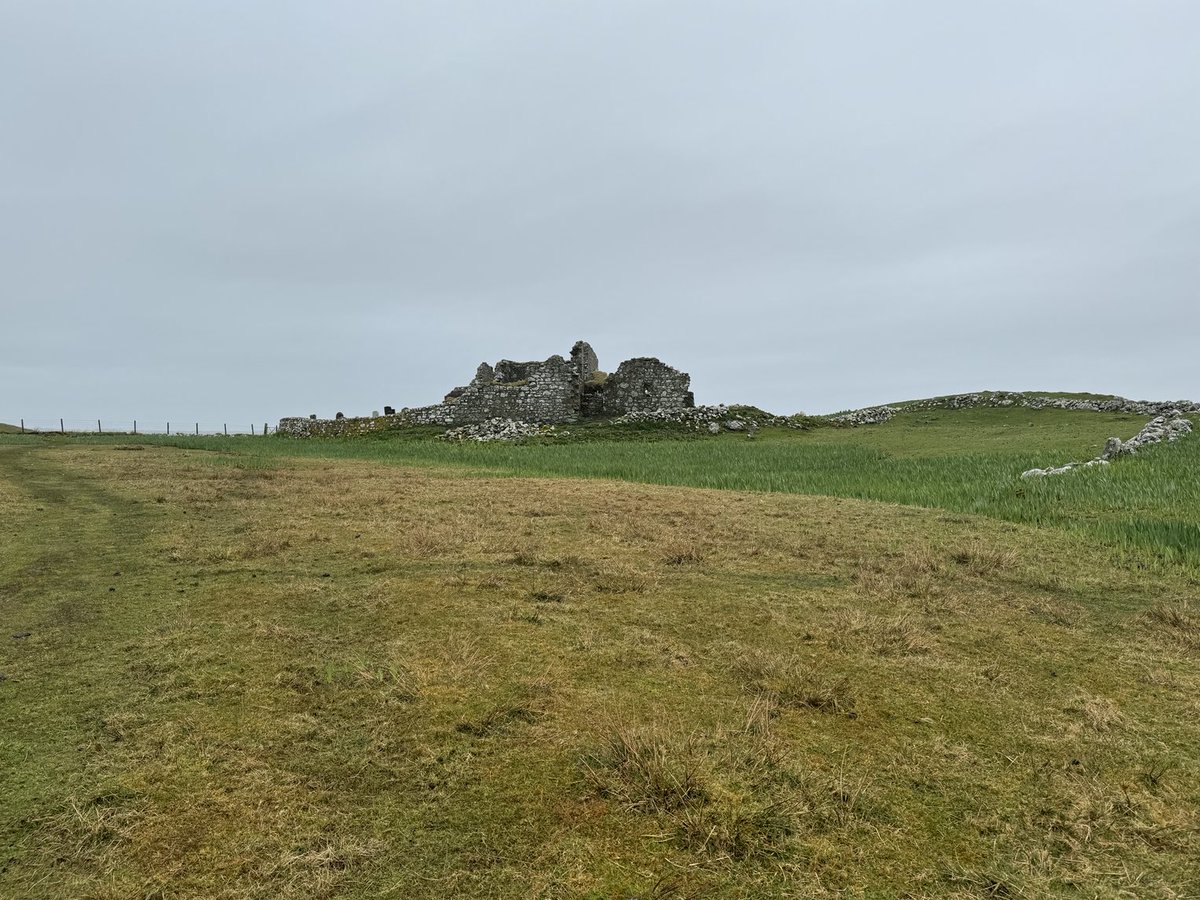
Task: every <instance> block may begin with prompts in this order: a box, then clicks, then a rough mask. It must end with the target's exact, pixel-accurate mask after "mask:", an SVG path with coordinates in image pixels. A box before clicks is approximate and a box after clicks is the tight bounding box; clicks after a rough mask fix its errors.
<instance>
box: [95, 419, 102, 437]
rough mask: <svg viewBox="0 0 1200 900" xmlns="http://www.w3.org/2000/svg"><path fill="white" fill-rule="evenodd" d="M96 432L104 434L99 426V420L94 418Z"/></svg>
mask: <svg viewBox="0 0 1200 900" xmlns="http://www.w3.org/2000/svg"><path fill="white" fill-rule="evenodd" d="M96 434H104V429H103V428H101V427H100V420H99V419H97V420H96Z"/></svg>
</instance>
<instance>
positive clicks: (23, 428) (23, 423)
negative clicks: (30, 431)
mask: <svg viewBox="0 0 1200 900" xmlns="http://www.w3.org/2000/svg"><path fill="white" fill-rule="evenodd" d="M24 433H25V420H24V419H22V420H21V434H24Z"/></svg>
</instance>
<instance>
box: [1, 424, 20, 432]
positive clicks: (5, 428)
mask: <svg viewBox="0 0 1200 900" xmlns="http://www.w3.org/2000/svg"><path fill="white" fill-rule="evenodd" d="M20 430H21V429H20V428H18V427H17V426H16V425H6V424H5V423H3V422H0V434H13V433H14V432H19V431H20Z"/></svg>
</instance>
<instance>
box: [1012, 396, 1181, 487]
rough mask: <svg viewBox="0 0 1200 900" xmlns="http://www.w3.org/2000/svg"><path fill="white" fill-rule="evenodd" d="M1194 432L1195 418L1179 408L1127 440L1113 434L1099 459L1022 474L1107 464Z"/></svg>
mask: <svg viewBox="0 0 1200 900" xmlns="http://www.w3.org/2000/svg"><path fill="white" fill-rule="evenodd" d="M1191 433H1192V423H1191V420H1189V419H1185V418H1183V417H1181V416H1180V415H1179V414H1178V412H1176V411H1174V410H1172V414H1170V415H1165V416H1156V417H1155V418H1154V419H1152V420H1151V421H1150V422H1148V423H1146V426H1145V427H1144V428H1142V430H1141V431H1139V432H1138V433H1137V434H1135V435H1134V436H1133V437H1131V438H1130V439H1129V440H1127V441H1122V440H1121V439H1120V438H1119V437H1110V438H1109V439H1108V440H1107V441H1106V442H1105V444H1104V452H1103V453H1101V454H1100V455H1099V456H1097V457H1096V458H1095V459H1089V460H1088V461H1087V462H1085V463H1066V464H1065V465H1062V466H1057V467H1054V468H1050V469H1030V470H1028V471H1027V472H1022V473H1021V477H1022V478H1042V477H1045V476H1047V475H1065V474H1066V473H1067V472H1071V471H1073V470H1075V469H1079V468H1084V469H1088V468H1091V467H1093V466H1107V465H1108V464H1109V463H1110V462H1112V461H1113V460H1114V459H1118V458H1119V457H1122V456H1132V455H1134V454H1135V453H1137V452H1138V450H1140V449H1141V448H1142V447H1148V446H1150V445H1152V444H1161V443H1162V442H1163V441H1167V442H1168V443H1174V442H1175V441H1177V440H1179V439H1180V438H1182V437H1185V436H1187V435H1189V434H1191Z"/></svg>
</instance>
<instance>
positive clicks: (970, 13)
mask: <svg viewBox="0 0 1200 900" xmlns="http://www.w3.org/2000/svg"><path fill="white" fill-rule="evenodd" d="M1198 28H1200V7H1197V6H1196V5H1195V4H1192V3H1187V2H1148V3H1142V4H1136V5H1133V4H1126V3H1117V2H1099V3H1097V2H1063V3H1056V4H1051V5H1048V4H1041V3H1033V2H1023V3H979V4H962V3H952V2H929V3H922V4H903V5H901V4H882V3H877V4H816V3H715V2H703V3H692V2H687V3H684V2H672V3H645V2H638V3H633V2H627V3H594V4H593V3H571V4H563V3H548V2H547V3H534V2H524V3H507V4H487V3H428V4H369V3H348V4H336V5H335V4H317V3H298V4H297V3H288V4H284V3H266V2H264V3H258V4H245V3H203V4H201V3H176V4H142V3H133V2H126V0H113V2H110V3H106V4H102V5H100V4H85V3H53V2H37V3H34V2H14V3H9V4H6V5H5V7H4V8H3V9H2V10H0V115H2V116H3V121H4V122H5V123H6V127H5V129H4V130H3V132H2V133H0V173H2V175H0V178H2V180H0V212H2V213H3V215H2V216H0V271H3V272H4V275H5V284H4V291H3V295H2V296H3V300H2V301H0V303H2V307H0V312H2V314H3V322H4V325H5V327H4V332H5V334H6V337H7V340H6V342H5V344H6V353H5V357H4V359H3V360H0V383H2V384H4V385H5V390H4V391H3V392H0V419H13V418H18V417H21V416H24V417H26V418H36V417H39V416H40V417H43V418H50V417H56V416H57V415H60V414H67V415H70V416H80V417H86V416H89V415H100V416H110V415H111V416H121V417H130V418H131V417H133V416H134V415H142V416H159V417H165V414H172V415H175V414H178V415H184V416H187V417H195V418H201V419H205V420H212V419H225V418H229V419H234V418H236V419H249V420H254V421H261V420H263V419H268V418H269V419H274V418H276V417H278V416H279V415H283V414H289V413H304V412H308V411H321V412H326V413H327V412H331V411H333V410H334V409H345V410H346V411H347V412H352V411H366V410H369V409H371V408H379V407H380V406H382V405H383V404H384V403H393V404H395V405H408V404H417V403H421V402H428V401H432V400H435V399H437V398H438V397H439V396H440V393H441V392H442V391H443V390H444V389H445V388H447V387H449V386H451V385H453V384H456V383H458V382H460V381H462V380H463V378H464V377H466V376H468V375H469V373H470V372H471V371H472V369H473V367H474V364H475V363H476V362H478V361H479V360H481V359H485V358H487V359H494V358H496V357H498V356H500V355H507V356H517V357H521V356H528V357H543V356H545V355H547V354H548V353H551V352H563V351H565V349H566V348H567V347H569V346H570V344H571V342H572V341H574V340H575V339H576V338H578V337H586V338H588V339H589V340H591V341H592V342H593V343H594V344H595V345H596V347H597V349H598V351H599V352H600V354H601V358H602V360H601V361H602V363H604V362H607V363H609V364H615V362H617V361H618V360H619V359H621V358H624V357H626V356H629V355H635V354H655V355H661V356H662V357H663V358H665V359H667V360H668V361H670V362H671V363H673V364H675V365H679V366H681V367H683V368H686V369H688V370H689V371H691V372H692V374H693V376H694V384H695V387H696V390H697V395H698V398H699V399H700V400H701V401H718V400H720V401H745V402H754V403H758V404H760V405H763V406H766V407H768V408H772V409H776V410H779V411H784V412H786V411H794V410H797V409H806V410H809V411H823V410H829V409H836V408H842V407H847V406H853V405H863V404H867V403H874V402H881V401H886V400H893V399H900V398H904V397H909V396H921V395H927V394H934V393H945V392H948V391H955V390H969V389H976V388H982V387H998V388H1041V389H1064V390H1069V389H1090V390H1102V391H1114V392H1119V393H1125V394H1130V395H1136V396H1146V397H1159V396H1176V395H1188V394H1190V395H1200V379H1198V378H1197V371H1196V368H1195V367H1194V365H1193V364H1192V363H1191V361H1190V359H1191V344H1192V343H1193V341H1194V334H1195V333H1196V329H1197V326H1198V325H1200V313H1198V312H1197V304H1196V298H1195V296H1194V293H1195V285H1196V284H1197V283H1198V282H1200V278H1198V276H1200V257H1197V255H1196V254H1195V253H1194V250H1193V248H1194V247H1195V246H1196V245H1197V239H1198V238H1200V233H1198V232H1200V215H1198V210H1200V158H1198V157H1197V156H1196V154H1195V146H1196V143H1197V138H1198V137H1200V124H1197V123H1198V121H1200V120H1197V119H1196V117H1195V115H1194V113H1193V110H1192V107H1193V105H1194V98H1195V97H1196V96H1197V94H1198V93H1200V90H1198V89H1200V64H1198V63H1197V62H1196V55H1195V52H1194V36H1195V34H1196V33H1197V29H1198ZM176 410H177V411H178V412H177V413H176V412H175V411H176Z"/></svg>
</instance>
